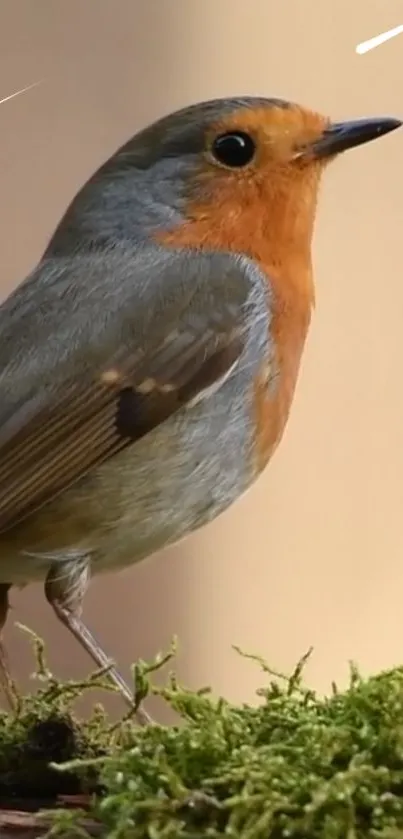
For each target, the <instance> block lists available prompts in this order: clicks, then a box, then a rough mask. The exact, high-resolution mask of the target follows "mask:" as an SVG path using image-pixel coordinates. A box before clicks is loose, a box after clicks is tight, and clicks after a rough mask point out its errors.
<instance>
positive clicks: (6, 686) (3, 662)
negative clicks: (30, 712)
mask: <svg viewBox="0 0 403 839" xmlns="http://www.w3.org/2000/svg"><path fill="white" fill-rule="evenodd" d="M10 588H11V583H0V684H1V688H2V691H3V693H4V696H5V698H6V700H7V703H8V705H9V706H10V708H11V710H12V711H15V709H16V704H17V703H16V691H15V685H14V682H13V679H12V678H11V675H10V666H9V663H8V655H7V650H6V647H5V644H4V641H3V629H4V627H5V625H6V620H7V615H8V611H9V608H10V603H9V599H8V593H9V591H10Z"/></svg>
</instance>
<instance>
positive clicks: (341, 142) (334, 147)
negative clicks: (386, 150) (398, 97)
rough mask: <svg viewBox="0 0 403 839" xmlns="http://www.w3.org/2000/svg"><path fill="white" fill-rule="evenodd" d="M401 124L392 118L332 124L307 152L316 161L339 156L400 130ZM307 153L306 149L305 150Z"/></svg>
mask: <svg viewBox="0 0 403 839" xmlns="http://www.w3.org/2000/svg"><path fill="white" fill-rule="evenodd" d="M401 125H402V122H401V121H400V120H399V119H393V118H392V117H380V118H379V119H356V120H352V121H351V122H334V123H333V124H332V125H329V128H326V130H325V131H324V132H323V134H322V136H321V137H320V138H319V140H316V141H315V142H314V143H312V145H311V146H309V152H310V153H311V154H312V155H313V157H315V158H316V159H318V160H322V159H324V158H326V157H332V156H333V155H335V154H340V152H342V151H346V150H347V149H352V148H354V146H361V145H362V144H363V143H369V142H370V140H376V139H377V137H382V136H383V134H389V131H394V130H395V128H400V126H401ZM307 151H308V149H307Z"/></svg>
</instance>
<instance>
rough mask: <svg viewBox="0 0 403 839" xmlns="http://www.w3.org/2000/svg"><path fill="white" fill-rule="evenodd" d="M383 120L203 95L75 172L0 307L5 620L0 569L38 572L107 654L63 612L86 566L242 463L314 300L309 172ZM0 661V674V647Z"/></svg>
mask: <svg viewBox="0 0 403 839" xmlns="http://www.w3.org/2000/svg"><path fill="white" fill-rule="evenodd" d="M400 125H401V122H400V121H399V120H397V119H390V118H381V119H363V120H359V121H353V122H341V123H332V122H331V121H330V120H329V119H327V118H326V117H324V116H321V115H319V114H317V113H314V112H312V111H310V110H307V109H305V108H302V107H300V106H299V105H296V104H292V103H289V102H286V101H283V100H280V99H263V98H256V97H248V98H238V99H236V98H234V99H222V100H215V101H210V102H204V103H201V104H197V105H194V106H192V107H188V108H185V109H184V110H181V111H179V112H178V113H175V114H173V115H171V116H168V117H166V118H163V119H161V120H160V121H158V122H156V123H155V124H153V125H151V127H148V128H146V129H145V130H143V131H142V132H141V133H139V134H137V135H136V136H135V137H134V138H133V139H131V140H130V141H129V142H128V143H126V145H124V146H123V147H122V148H120V149H119V151H117V152H116V154H114V155H113V156H112V157H111V158H110V159H109V160H108V161H107V162H106V163H105V164H104V165H103V166H101V168H100V169H99V170H98V171H97V172H96V173H95V175H93V177H91V178H90V180H89V181H88V182H87V183H86V184H85V186H84V187H83V188H82V189H81V191H80V192H79V193H78V195H77V196H76V197H75V199H74V200H73V201H72V203H71V205H70V207H69V208H68V210H67V212H66V214H65V215H64V217H63V219H62V221H61V222H60V224H59V226H58V227H57V229H56V232H55V233H54V235H53V238H52V239H51V241H50V244H49V245H48V247H47V249H46V251H45V253H44V255H43V258H42V259H41V261H40V263H39V265H38V266H37V267H36V268H35V270H34V271H33V272H32V273H31V274H30V275H29V277H28V278H27V279H26V280H25V281H24V282H23V283H22V284H21V285H20V286H19V287H18V288H17V289H16V290H15V291H14V292H13V293H12V294H11V296H10V297H9V298H8V299H7V300H6V301H5V302H4V303H3V304H2V306H1V308H0V358H1V372H0V488H1V489H0V624H1V627H2V628H3V627H4V624H5V621H6V616H7V611H8V605H9V604H8V594H9V589H10V587H11V586H12V585H17V586H22V585H25V584H27V583H29V582H31V581H34V580H41V579H42V580H44V586H45V594H46V597H47V600H48V601H49V603H50V604H51V606H52V607H53V609H54V611H55V613H56V615H57V617H58V618H59V619H60V620H61V621H62V623H63V624H64V625H65V626H66V627H67V628H68V629H69V630H70V631H71V632H72V633H73V635H74V636H75V637H76V638H77V639H78V641H79V642H80V644H81V645H82V646H83V647H84V648H85V649H86V650H87V652H88V653H89V654H90V655H91V656H92V658H93V659H94V661H95V662H96V663H97V665H100V666H105V665H107V664H108V658H107V656H106V655H105V653H104V651H103V650H102V648H101V647H100V646H99V644H98V643H97V641H96V640H95V639H94V638H93V636H92V635H91V633H90V632H89V630H88V629H87V627H86V626H85V624H84V623H83V621H82V619H81V617H80V613H81V605H82V601H83V597H84V593H85V590H86V588H87V584H88V581H89V577H90V573H98V572H101V571H107V570H110V569H115V570H116V569H119V568H124V567H125V566H128V565H131V564H132V563H135V562H138V561H140V560H142V559H144V558H145V557H147V556H149V555H150V554H152V553H154V552H155V551H157V550H158V549H159V548H162V547H163V546H165V545H168V544H170V543H173V542H175V541H177V540H178V539H180V538H182V537H183V536H185V535H186V534H189V533H191V532H192V531H194V530H195V529H197V528H199V527H201V526H202V525H204V524H206V523H207V522H209V521H211V520H212V519H214V518H215V517H216V516H217V515H219V514H220V513H221V512H222V511H223V510H225V509H226V508H227V507H229V506H230V504H232V502H234V501H235V500H236V499H237V498H239V496H240V495H242V493H244V492H245V490H246V489H247V488H248V487H249V486H250V485H251V484H252V483H253V482H254V481H255V480H256V478H257V477H258V476H259V475H260V473H261V472H262V470H263V469H264V468H265V466H266V465H267V463H268V462H269V460H270V458H271V456H272V455H273V452H274V451H275V449H276V447H277V446H278V444H279V442H280V440H281V437H282V435H283V432H284V428H285V425H286V422H287V418H288V415H289V411H290V406H291V402H292V399H293V394H294V389H295V384H296V379H297V375H298V368H299V365H300V360H301V354H302V351H303V348H304V343H305V339H306V335H307V331H308V327H309V323H310V319H311V311H312V307H313V304H314V283H313V276H312V262H311V242H312V233H313V227H314V220H315V213H316V203H317V195H318V187H319V183H320V179H321V175H322V172H323V170H324V168H325V166H326V165H327V163H328V162H329V161H331V160H332V159H333V158H334V157H335V156H336V155H338V154H339V153H340V152H343V151H345V150H346V149H349V148H351V147H353V146H358V145H360V144H362V143H366V142H368V141H370V140H373V139H375V138H377V137H380V136H381V135H383V134H387V133H388V132H390V131H393V130H394V129H395V128H398V127H399V126H400ZM0 666H1V673H2V682H3V686H4V689H5V690H6V691H7V690H9V684H10V683H9V678H10V677H9V672H8V664H7V661H6V652H5V649H4V646H3V645H2V647H1V661H0ZM110 676H111V678H112V679H113V681H114V682H115V684H116V685H117V687H118V688H119V689H120V690H121V692H122V694H123V696H124V698H125V699H126V700H127V702H129V703H132V701H133V697H132V694H131V691H130V690H129V688H128V687H127V685H126V684H125V683H124V681H123V679H122V677H121V676H120V674H119V672H118V671H117V670H116V669H112V670H111V671H110ZM9 698H10V692H9ZM139 714H140V720H141V721H143V722H144V721H145V720H147V719H148V717H147V715H146V712H145V711H142V710H141V711H140V712H139Z"/></svg>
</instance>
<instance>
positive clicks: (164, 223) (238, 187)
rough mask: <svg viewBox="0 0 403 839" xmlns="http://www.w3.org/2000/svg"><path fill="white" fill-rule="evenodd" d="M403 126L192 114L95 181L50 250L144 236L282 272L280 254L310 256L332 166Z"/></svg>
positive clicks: (265, 102)
mask: <svg viewBox="0 0 403 839" xmlns="http://www.w3.org/2000/svg"><path fill="white" fill-rule="evenodd" d="M399 125H401V123H400V122H399V120H397V119H391V118H379V119H363V120H359V121H354V122H340V123H332V122H331V121H330V119H328V118H327V117H324V116H321V115H320V114H317V113H315V112H313V111H310V110H308V109H306V108H303V107H301V106H299V105H296V104H293V103H290V102H286V101H283V100H281V99H263V98H258V97H244V98H238V99H235V98H232V99H218V100H213V101H209V102H202V103H199V104H196V105H192V106H190V107H187V108H184V109H182V110H180V111H177V112H175V113H173V114H170V115H169V116H167V117H163V118H162V119H160V120H158V121H157V122H155V123H153V124H152V125H151V126H149V127H148V128H146V129H144V130H143V131H141V132H140V133H139V134H137V135H135V136H134V137H133V138H132V139H131V140H130V141H129V142H128V143H126V144H125V145H124V146H123V147H122V148H121V149H119V150H118V151H117V152H116V153H115V154H114V155H113V156H112V157H111V158H110V159H109V160H108V161H107V162H106V163H105V164H104V165H103V166H102V167H101V168H100V169H99V170H98V172H96V173H95V175H94V176H93V177H92V178H91V179H90V181H89V182H88V183H87V184H86V185H85V186H84V187H83V189H82V190H81V191H80V192H79V194H78V195H77V197H76V198H75V200H74V201H73V203H72V205H71V207H70V208H69V210H68V212H67V214H66V216H65V218H64V219H63V221H62V223H61V225H60V230H59V231H58V232H57V233H56V236H55V238H54V240H53V244H51V248H50V249H51V250H53V251H55V250H58V249H60V248H63V247H65V248H66V249H68V247H71V246H72V244H73V242H74V240H77V238H79V237H81V238H82V240H83V239H84V238H85V237H86V236H87V237H88V238H91V240H92V241H97V240H98V241H99V242H102V241H105V240H106V241H107V240H108V239H111V240H116V239H117V238H119V237H120V238H125V239H126V240H127V239H130V237H133V238H134V239H137V238H138V236H139V235H140V236H141V235H142V233H143V232H145V233H146V235H151V236H153V237H155V238H157V239H158V238H163V239H164V240H165V241H166V242H168V240H169V237H170V236H171V238H172V237H173V243H174V242H175V243H177V244H180V243H181V241H182V243H183V244H187V245H192V246H197V247H208V248H214V247H217V248H220V249H229V250H235V251H241V252H243V253H246V254H249V255H250V256H252V257H254V258H256V257H258V258H259V257H262V249H263V250H265V251H266V252H270V254H271V262H272V264H273V266H274V267H275V263H276V259H280V258H281V257H280V256H278V257H276V252H277V250H278V247H279V246H280V247H281V248H282V249H283V251H287V253H292V251H293V249H294V248H297V249H299V251H300V252H302V251H303V250H304V249H305V250H310V245H311V238H312V231H313V223H314V216H315V209H316V201H317V193H318V186H319V182H320V177H321V174H322V172H323V170H324V168H325V166H326V164H327V163H329V161H331V160H332V159H333V158H334V157H335V156H336V155H338V154H339V153H340V152H344V151H346V150H347V149H349V148H352V147H353V146H358V145H360V144H362V143H366V142H368V141H370V140H373V139H376V138H377V137H380V136H381V135H383V134H386V133H388V132H389V131H393V130H394V129H395V128H397V127H398V126H399ZM86 231H87V232H86ZM69 234H70V235H69ZM266 261H267V260H266Z"/></svg>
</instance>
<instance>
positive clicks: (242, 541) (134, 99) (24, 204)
mask: <svg viewBox="0 0 403 839" xmlns="http://www.w3.org/2000/svg"><path fill="white" fill-rule="evenodd" d="M399 15H401V3H400V2H398V0H371V2H370V3H368V0H355V2H354V3H351V0H338V2H337V3H331V2H330V0H327V2H324V3H319V2H318V0H304V2H303V3H301V2H300V0H282V2H278V3H274V2H268V0H248V3H246V2H245V0H219V2H218V3H217V2H215V0H204V2H203V3H199V2H197V0H174V2H172V0H171V1H170V0H154V2H149V3H146V2H144V0H86V2H83V0H65V2H61V0H59V2H55V0H3V3H2V15H1V17H2V22H1V31H0V98H2V97H5V96H7V95H8V94H10V93H12V92H13V91H14V90H17V89H19V88H22V87H25V86H26V85H28V84H30V83H32V82H35V81H38V80H43V84H42V85H41V86H39V87H38V88H36V89H33V90H32V91H30V92H28V93H26V94H24V95H21V96H20V97H17V98H16V99H13V100H11V101H9V102H6V103H4V104H3V105H1V107H0V126H1V131H0V172H1V193H0V252H1V273H0V283H1V293H2V294H3V295H5V294H6V293H7V292H8V291H9V290H10V289H11V288H12V287H13V286H14V285H15V284H17V283H18V282H19V281H20V280H21V279H22V278H23V277H24V275H25V274H26V273H27V272H28V271H29V269H30V268H31V267H32V266H33V265H34V263H35V262H36V260H38V259H39V257H40V255H41V252H42V250H43V248H44V246H45V244H46V242H47V240H48V238H49V236H50V235H51V233H52V232H53V229H54V227H55V225H56V223H57V222H58V220H59V218H60V216H61V215H62V213H63V211H64V209H65V207H66V204H67V202H68V201H69V200H70V199H71V198H72V196H73V194H74V193H75V192H76V190H77V189H78V188H79V187H80V186H81V184H82V183H83V182H84V180H86V179H87V177H88V176H89V175H90V174H91V173H92V172H93V171H94V169H96V168H97V167H98V165H99V164H100V163H101V162H102V161H103V160H104V159H105V158H107V157H109V155H110V154H112V153H113V152H114V151H115V149H116V148H117V147H118V146H119V145H120V144H121V143H123V142H124V141H126V140H127V139H128V138H129V137H130V136H131V135H132V134H134V133H135V132H136V131H137V130H138V129H139V128H140V127H142V126H144V125H145V124H146V123H147V122H148V121H150V120H152V119H154V118H156V117H158V116H160V115H162V114H163V113H166V112H168V111H170V110H172V109H175V108H177V107H180V106H182V105H184V104H188V103H190V102H192V101H196V100H198V99H204V98H209V97H216V96H221V95H226V94H262V95H278V96H283V97H285V98H290V99H295V100H298V101H300V102H301V103H304V104H306V105H309V106H311V107H313V108H316V109H318V110H322V111H324V112H327V113H329V114H331V115H332V116H334V117H336V118H343V117H345V118H350V117H360V116H369V115H383V114H389V115H395V116H401V115H402V113H403V98H402V83H401V67H402V55H403V36H400V37H397V38H396V39H394V40H392V41H390V42H389V43H387V44H385V45H383V46H382V47H379V48H378V49H376V50H374V51H373V52H370V53H368V54H367V55H364V56H358V55H356V54H355V45H356V44H357V43H358V42H359V41H362V40H363V39H365V38H369V37H371V36H373V35H375V34H377V33H379V32H381V31H383V30H386V29H388V28H391V27H393V26H396V25H397V24H399V23H401V20H400V19H399ZM402 160H403V135H402V134H401V133H399V132H397V133H396V134H393V135H391V136H390V137H387V138H385V139H383V140H382V141H380V142H379V143H374V144H369V145H368V146H365V147H363V148H362V149H360V150H356V151H352V152H351V153H349V154H346V155H345V156H344V157H343V158H342V159H340V160H339V161H338V162H337V163H336V164H335V165H334V166H333V168H331V170H330V171H329V172H328V174H327V177H326V182H325V184H324V187H323V192H322V197H321V204H320V213H319V220H318V224H317V230H316V237H315V244H314V252H315V265H316V277H317V309H316V314H315V318H314V324H313V328H312V330H311V333H310V338H309V343H308V348H307V351H306V355H305V359H304V364H303V368H302V373H301V376H300V380H299V386H298V390H297V395H296V399H295V403H294V409H293V412H292V416H291V420H290V423H289V426H288V430H287V433H286V435H285V439H284V441H283V443H282V445H281V447H280V449H279V451H278V453H277V454H276V456H275V459H274V461H273V463H272V464H271V466H270V467H269V469H268V471H267V473H266V474H265V476H264V477H263V478H262V479H261V480H260V482H259V483H258V485H257V486H256V487H255V488H254V489H253V490H252V491H251V492H250V493H249V494H248V495H247V496H246V497H245V498H244V499H243V500H241V501H240V502H239V503H238V504H237V505H236V506H235V507H234V508H233V509H232V510H231V511H230V512H228V513H227V514H225V515H224V516H223V517H222V518H221V519H220V520H219V521H217V522H215V523H214V524H213V525H211V526H209V527H208V528H206V529H205V530H204V531H203V532H201V533H199V534H197V535H196V536H194V537H193V538H191V539H189V540H188V541H187V542H185V543H184V544H182V545H181V546H180V547H179V548H175V549H171V550H169V551H168V552H165V553H164V554H163V555H160V556H156V557H154V558H153V559H151V560H149V561H148V562H145V563H144V564H142V565H141V566H139V567H137V568H133V569H131V570H129V571H127V572H124V573H121V574H120V575H117V576H108V577H104V578H98V579H95V580H94V581H93V583H92V586H91V589H90V591H89V593H88V595H87V598H86V602H85V618H86V620H87V621H88V623H89V625H90V626H91V627H92V629H93V630H94V632H95V633H96V634H97V635H98V636H99V638H100V639H101V640H102V642H103V643H104V645H105V647H106V648H107V650H108V652H109V653H110V654H111V655H112V656H114V657H115V658H116V659H117V660H118V662H119V663H120V665H121V668H122V670H123V672H124V673H125V674H127V673H128V668H129V664H130V662H132V661H133V660H134V659H135V658H136V657H137V656H142V657H150V656H152V655H153V654H154V653H155V652H156V651H157V650H159V649H166V647H167V646H168V644H169V642H170V639H171V636H172V635H173V634H174V633H176V634H177V635H178V636H179V638H180V647H181V652H180V656H179V660H178V669H179V674H180V676H181V678H182V679H184V680H185V681H186V682H187V683H189V684H191V685H193V686H200V685H202V684H206V683H207V684H211V685H212V686H213V688H214V690H215V691H216V692H220V693H224V694H226V695H227V696H228V697H230V698H233V699H238V700H251V699H253V696H254V691H255V689H256V687H257V686H258V685H259V681H260V674H259V672H258V670H257V669H256V668H255V667H254V666H253V665H252V664H250V663H249V662H247V661H244V660H242V659H240V658H239V657H238V656H237V655H236V654H235V653H234V652H233V650H232V649H231V644H232V643H236V644H239V645H241V646H242V647H243V648H246V649H247V650H249V651H251V652H256V653H260V654H261V655H263V656H264V657H266V658H267V659H268V660H269V661H270V662H271V663H272V664H273V666H276V667H278V668H282V669H285V670H288V669H291V668H292V667H293V665H294V663H295V661H296V659H298V658H299V656H300V655H301V654H302V653H303V652H304V651H305V650H306V649H307V648H308V647H309V646H310V645H311V644H312V645H313V646H314V648H315V651H314V655H313V657H312V659H311V662H310V664H309V666H308V670H307V676H308V678H309V681H310V682H311V684H312V685H314V686H315V687H317V688H318V689H320V690H326V689H327V687H328V686H329V683H330V681H331V680H332V679H336V680H338V681H339V682H340V683H343V681H344V680H345V679H346V676H347V663H348V660H349V659H350V658H353V659H355V660H357V661H358V662H359V663H360V665H361V667H362V669H363V671H364V672H371V671H374V670H377V669H379V668H383V667H388V666H390V665H393V664H395V663H399V662H402V661H403V618H402V607H401V603H402V597H403V528H402V521H403V511H402V485H403V389H402V358H403V334H402V324H403V274H402V267H401V253H402V245H401V243H402V235H403V223H402V222H403V190H402V186H403V181H402V171H403V170H402ZM12 602H13V607H14V608H13V612H12V614H11V615H10V621H9V626H8V629H7V639H8V642H9V645H10V649H11V652H12V655H13V657H14V666H15V669H16V671H17V674H18V677H19V678H20V679H21V682H22V684H24V685H25V686H26V685H27V684H28V676H29V673H30V670H31V669H32V661H31V658H30V654H29V647H28V645H27V641H26V638H25V637H23V636H22V635H21V633H20V632H19V631H18V630H17V629H16V628H15V627H14V625H13V624H14V621H15V620H21V621H23V622H24V623H27V624H28V625H29V626H30V627H32V628H33V629H35V630H36V631H37V632H39V633H40V634H41V635H43V636H45V638H46V639H47V641H48V650H49V659H50V664H51V666H52V668H53V669H54V670H55V672H56V673H57V674H58V675H62V676H75V677H77V676H82V675H84V674H85V673H86V672H87V671H88V669H89V667H90V665H89V662H88V660H87V658H86V656H85V655H84V654H83V653H82V652H81V651H80V650H79V649H78V648H77V646H76V645H75V643H74V642H73V641H72V640H71V639H70V638H69V637H66V633H65V631H64V630H63V629H62V628H61V627H59V626H58V625H57V623H56V620H55V619H54V617H53V614H52V613H51V610H50V609H49V607H48V606H47V605H46V603H45V600H44V597H43V595H42V591H41V589H40V588H39V587H35V586H33V587H31V588H30V589H27V590H24V591H23V592H18V591H16V592H14V594H13V598H12ZM118 707H119V708H120V705H119V703H118V704H117V705H116V706H115V709H117V708H118Z"/></svg>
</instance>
